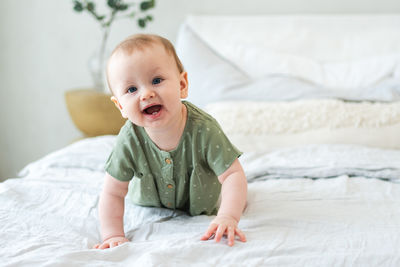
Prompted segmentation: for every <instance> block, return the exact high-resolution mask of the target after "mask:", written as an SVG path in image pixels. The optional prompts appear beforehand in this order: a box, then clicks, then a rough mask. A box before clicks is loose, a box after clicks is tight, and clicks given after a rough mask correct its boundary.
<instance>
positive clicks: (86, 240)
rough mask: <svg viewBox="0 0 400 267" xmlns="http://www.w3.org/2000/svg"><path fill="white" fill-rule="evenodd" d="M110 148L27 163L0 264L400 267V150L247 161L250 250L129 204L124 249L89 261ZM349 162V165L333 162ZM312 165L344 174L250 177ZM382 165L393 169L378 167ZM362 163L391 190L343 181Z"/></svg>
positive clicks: (94, 144) (180, 217) (78, 147)
mask: <svg viewBox="0 0 400 267" xmlns="http://www.w3.org/2000/svg"><path fill="white" fill-rule="evenodd" d="M114 140H115V138H114V137H113V136H105V137H97V138H90V139H86V140H83V141H80V142H78V143H75V144H73V145H71V146H69V147H67V148H64V149H62V150H60V151H57V152H55V153H52V154H50V155H49V156H47V157H45V158H43V159H42V160H39V161H37V162H34V163H32V164H30V165H29V166H27V167H26V168H25V169H24V171H23V172H22V174H24V175H25V177H24V178H22V179H9V180H7V181H5V182H3V183H1V184H0V203H1V208H0V236H1V242H0V259H1V262H0V265H2V266H106V265H112V266H400V253H399V252H398V248H399V247H400V234H399V233H400V209H399V208H400V205H399V204H400V184H399V183H398V179H399V178H400V177H398V176H396V172H397V173H398V171H399V169H400V163H399V162H400V151H399V150H383V149H373V150H369V148H366V147H360V146H344V145H342V146H337V145H314V146H305V147H302V148H300V147H297V148H289V149H284V150H278V151H275V152H273V153H269V154H251V153H247V154H244V155H243V156H242V158H241V161H242V163H243V166H244V168H245V170H246V171H247V174H248V176H249V178H250V179H251V180H252V182H250V183H249V193H248V205H247V208H246V210H245V212H244V214H243V216H242V219H241V221H240V224H239V225H240V228H241V229H242V230H243V231H244V232H245V233H246V236H247V239H248V241H247V242H246V243H241V242H239V241H238V242H236V243H235V245H234V246H233V247H228V246H227V245H226V240H225V239H224V240H223V241H222V243H219V244H218V243H216V242H214V241H213V240H210V241H200V240H199V239H200V236H201V235H202V233H203V232H204V231H205V230H206V228H207V226H208V224H209V222H210V221H211V220H212V218H213V217H208V216H197V217H190V216H187V215H186V214H184V213H183V212H180V211H172V210H168V209H160V208H146V207H138V206H135V205H133V204H130V203H129V201H127V202H126V213H125V216H126V217H125V230H126V232H127V235H128V237H129V238H130V239H131V240H132V242H130V243H126V244H124V245H122V246H120V247H117V248H113V249H108V250H104V251H100V250H93V249H91V247H92V246H93V245H94V244H95V243H96V242H98V241H99V238H100V237H99V227H98V217H97V203H98V194H99V192H100V190H101V186H102V182H103V170H102V166H103V165H102V164H104V160H105V158H106V157H107V155H108V153H109V151H110V149H111V147H112V144H113V142H114ZM291 149H292V150H291ZM346 151H348V152H351V153H349V154H348V155H351V156H352V157H353V158H352V157H348V158H346V159H343V158H341V155H343V153H345V152H346ZM372 152H373V154H371V153H372ZM288 155H291V157H289V158H288V157H287V156H288ZM313 155H315V156H316V158H315V161H316V163H318V164H317V165H318V168H319V170H324V169H326V170H329V167H330V170H332V167H334V168H335V167H337V168H338V169H340V168H342V169H343V170H344V173H336V174H335V175H337V176H331V178H321V179H317V178H318V175H320V173H321V172H319V173H318V172H317V173H314V174H309V175H308V176H309V177H310V178H312V179H310V178H301V177H300V176H299V175H298V174H297V175H296V174H295V172H294V175H292V176H290V175H287V176H286V177H287V179H276V177H275V178H274V179H272V178H271V177H268V173H264V174H266V175H264V176H263V175H262V174H260V173H259V172H258V173H257V171H255V170H262V169H263V168H264V167H265V166H281V167H282V166H286V167H287V168H286V169H287V170H293V171H296V170H299V169H301V168H303V170H309V171H310V170H312V167H313V166H312V165H309V163H311V162H313V159H312V156H313ZM323 155H325V156H323ZM387 158H390V159H393V160H391V161H389V162H387V163H388V164H387V166H386V167H385V161H387V160H386V159H387ZM296 159H297V160H296ZM379 159H380V160H379ZM368 162H369V163H371V165H373V166H374V167H376V168H378V169H379V168H383V169H385V168H386V169H385V170H386V171H387V172H388V173H391V170H393V171H394V172H393V173H392V175H393V176H392V177H391V181H384V180H382V179H376V178H366V177H362V176H357V175H354V174H353V175H347V174H346V168H349V166H350V167H354V168H353V169H357V168H360V166H362V165H363V164H364V165H365V164H368ZM265 163H268V164H265ZM351 163H354V164H353V165H352V164H351ZM365 169H368V168H365ZM349 173H350V172H349ZM313 175H314V176H315V177H314V176H313ZM365 175H366V176H368V172H366V174H365ZM296 176H297V177H298V178H296ZM350 176H352V177H350ZM257 177H258V178H257ZM290 177H291V178H290ZM381 178H384V177H381Z"/></svg>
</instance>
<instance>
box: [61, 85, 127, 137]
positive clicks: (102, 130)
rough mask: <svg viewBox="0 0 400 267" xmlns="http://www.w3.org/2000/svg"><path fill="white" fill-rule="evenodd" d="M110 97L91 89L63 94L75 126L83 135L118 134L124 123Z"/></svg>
mask: <svg viewBox="0 0 400 267" xmlns="http://www.w3.org/2000/svg"><path fill="white" fill-rule="evenodd" d="M110 97H111V95H110V94H106V93H100V92H97V91H95V90H93V89H75V90H69V91H67V92H65V102H66V104H67V109H68V111H69V114H70V116H71V119H72V121H73V122H74V124H75V126H76V127H77V128H78V129H79V130H80V131H81V132H82V133H83V134H84V135H85V137H92V136H98V135H108V134H114V135H115V134H118V132H119V130H120V128H121V127H122V125H123V124H124V123H125V121H126V120H125V119H124V118H122V116H121V113H120V112H119V110H118V108H116V107H115V105H114V103H113V102H112V101H111V100H110Z"/></svg>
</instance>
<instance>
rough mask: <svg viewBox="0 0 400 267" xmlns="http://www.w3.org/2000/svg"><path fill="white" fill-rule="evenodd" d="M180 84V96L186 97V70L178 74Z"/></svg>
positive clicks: (187, 84) (187, 83)
mask: <svg viewBox="0 0 400 267" xmlns="http://www.w3.org/2000/svg"><path fill="white" fill-rule="evenodd" d="M180 85H181V88H180V89H181V98H182V99H184V98H186V97H188V86H189V82H188V77H187V72H186V71H183V72H182V73H181V75H180Z"/></svg>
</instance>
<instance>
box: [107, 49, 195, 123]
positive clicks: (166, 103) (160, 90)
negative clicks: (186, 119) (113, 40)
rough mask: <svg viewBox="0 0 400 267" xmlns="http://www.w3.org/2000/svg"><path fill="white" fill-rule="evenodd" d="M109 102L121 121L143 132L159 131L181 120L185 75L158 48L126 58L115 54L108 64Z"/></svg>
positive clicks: (173, 61)
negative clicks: (116, 109)
mask: <svg viewBox="0 0 400 267" xmlns="http://www.w3.org/2000/svg"><path fill="white" fill-rule="evenodd" d="M108 81H109V84H110V86H111V88H112V90H113V93H114V97H113V98H112V99H113V101H114V102H115V103H116V105H117V106H118V107H119V109H120V111H121V114H122V116H123V117H124V118H128V119H129V120H130V121H131V122H132V123H134V124H136V125H139V126H142V127H145V128H162V127H168V125H169V124H170V123H171V122H173V121H174V120H176V119H179V118H180V116H182V103H181V98H186V97H187V85H188V82H187V74H186V72H183V73H179V70H178V67H177V65H176V62H175V60H174V57H173V56H172V55H170V54H169V53H168V52H167V51H166V50H165V48H164V47H163V46H162V45H161V44H153V45H152V46H150V47H148V48H145V49H143V50H135V51H133V52H132V53H131V54H130V55H129V54H127V53H124V52H121V51H120V52H117V53H115V54H114V55H113V56H112V58H111V59H110V62H109V64H108Z"/></svg>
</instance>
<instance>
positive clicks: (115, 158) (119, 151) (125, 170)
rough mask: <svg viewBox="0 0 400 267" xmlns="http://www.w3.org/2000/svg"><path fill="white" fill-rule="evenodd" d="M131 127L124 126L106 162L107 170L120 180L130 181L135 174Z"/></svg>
mask: <svg viewBox="0 0 400 267" xmlns="http://www.w3.org/2000/svg"><path fill="white" fill-rule="evenodd" d="M130 128H131V127H128V125H127V124H125V125H124V126H123V128H122V129H121V131H120V133H119V134H118V136H117V140H116V143H115V146H114V148H113V150H112V151H111V154H110V156H109V157H108V159H107V162H106V164H105V171H106V172H107V173H108V174H110V175H111V176H112V177H114V178H116V179H118V180H120V181H130V180H131V179H132V177H133V176H134V175H135V171H134V168H133V166H134V165H133V164H134V162H133V155H132V142H131V140H130V139H131V138H130V136H131V134H130V133H129V129H130Z"/></svg>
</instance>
